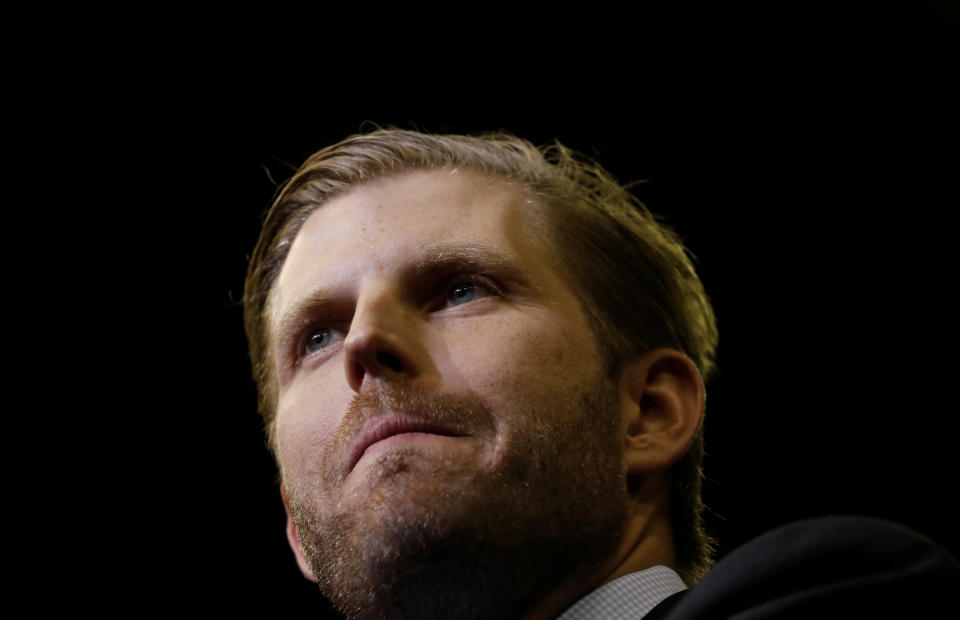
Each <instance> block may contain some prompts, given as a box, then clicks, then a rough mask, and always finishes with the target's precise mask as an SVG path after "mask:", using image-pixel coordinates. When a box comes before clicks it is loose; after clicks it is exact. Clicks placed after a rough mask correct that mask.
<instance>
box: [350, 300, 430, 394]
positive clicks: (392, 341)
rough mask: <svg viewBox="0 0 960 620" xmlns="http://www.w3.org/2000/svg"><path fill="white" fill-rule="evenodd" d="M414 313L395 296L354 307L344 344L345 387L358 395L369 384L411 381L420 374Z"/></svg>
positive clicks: (417, 330) (419, 349)
mask: <svg viewBox="0 0 960 620" xmlns="http://www.w3.org/2000/svg"><path fill="white" fill-rule="evenodd" d="M418 332H419V327H418V321H417V319H416V309H415V308H411V307H409V305H407V304H404V302H403V301H402V300H400V299H398V296H396V295H380V296H377V297H376V298H368V299H365V300H362V301H361V303H358V304H357V308H356V311H355V312H354V315H353V319H352V320H351V322H350V330H349V332H348V333H347V338H346V340H345V341H344V345H343V346H344V353H345V359H344V363H345V365H346V367H345V371H346V375H347V383H348V384H349V385H350V388H351V389H352V390H353V391H355V392H358V393H359V392H360V390H361V389H362V388H363V385H364V382H370V381H371V380H377V379H380V380H402V379H411V378H414V377H416V376H417V375H418V374H420V372H421V370H422V368H421V360H422V359H423V352H422V350H421V343H420V339H419V337H418Z"/></svg>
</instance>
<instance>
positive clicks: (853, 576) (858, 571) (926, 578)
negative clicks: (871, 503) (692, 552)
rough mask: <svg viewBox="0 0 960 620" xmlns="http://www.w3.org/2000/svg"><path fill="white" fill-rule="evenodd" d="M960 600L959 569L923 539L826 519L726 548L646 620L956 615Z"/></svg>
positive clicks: (886, 525) (871, 523)
mask: <svg viewBox="0 0 960 620" xmlns="http://www.w3.org/2000/svg"><path fill="white" fill-rule="evenodd" d="M958 525H960V524H958ZM958 600H960V564H958V563H957V561H956V560H955V559H954V558H953V557H952V556H951V555H950V554H949V553H947V551H945V550H944V549H943V548H941V547H940V546H938V545H936V544H935V543H933V542H932V541H930V540H929V539H927V538H925V537H923V536H921V535H920V534H917V533H916V532H914V531H912V530H909V529H907V528H905V527H903V526H900V525H897V524H894V523H890V522H887V521H882V520H879V519H872V518H864V517H825V518H821V519H811V520H806V521H798V522H796V523H791V524H789V525H786V526H783V527H780V528H777V529H775V530H773V531H771V532H768V533H766V534H763V535H762V536H760V537H759V538H756V539H754V540H753V541H751V542H749V543H747V544H746V545H743V546H742V547H740V548H738V549H736V550H734V551H733V552H732V553H730V554H729V555H727V556H726V557H725V558H723V559H722V560H721V561H720V562H718V563H717V564H716V566H714V567H713V569H712V570H711V571H710V572H709V573H708V574H707V575H706V576H705V577H704V578H703V579H702V580H701V581H700V583H698V584H697V585H696V586H695V587H694V588H692V589H691V590H687V591H685V592H682V593H678V594H677V595H674V596H672V597H670V598H668V599H667V600H665V601H663V603H661V604H660V605H658V606H657V607H656V608H655V609H654V610H653V611H651V612H650V613H649V614H648V615H647V616H646V618H645V620H659V619H661V618H664V619H667V620H705V619H707V618H711V619H712V618H735V619H737V620H757V619H761V618H762V619H767V618H809V619H814V620H818V619H821V618H869V619H871V620H873V619H877V618H960V604H958Z"/></svg>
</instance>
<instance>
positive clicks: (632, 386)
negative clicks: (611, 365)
mask: <svg viewBox="0 0 960 620" xmlns="http://www.w3.org/2000/svg"><path fill="white" fill-rule="evenodd" d="M705 399H706V392H705V390H704V387H703V380H702V379H701V378H700V372H699V371H698V370H697V366H696V364H694V363H693V362H692V361H691V360H690V358H688V357H687V356H686V355H684V354H683V353H681V352H679V351H676V350H674V349H654V350H653V351H648V352H647V353H645V354H643V355H641V356H640V357H639V358H637V359H635V360H633V361H632V362H630V363H629V364H627V366H626V367H624V369H623V371H622V372H621V375H620V403H621V413H622V415H623V418H622V423H623V429H624V437H625V451H624V459H625V464H626V469H627V474H628V475H632V476H650V475H653V474H656V473H659V472H664V471H666V470H667V469H669V468H670V466H671V465H673V463H675V462H676V461H677V460H679V459H680V457H682V456H683V455H684V454H685V453H686V451H687V449H688V448H689V447H690V444H691V443H692V442H693V438H694V436H695V435H696V432H697V429H699V428H700V423H701V421H702V420H703V408H704V402H705Z"/></svg>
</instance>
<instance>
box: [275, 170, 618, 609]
mask: <svg viewBox="0 0 960 620" xmlns="http://www.w3.org/2000/svg"><path fill="white" fill-rule="evenodd" d="M526 200H527V197H526V196H524V195H523V194H522V193H520V192H519V191H518V190H517V189H515V188H512V187H509V186H507V185H506V184H503V183H500V182H496V181H492V180H489V179H485V178H481V177H478V176H474V175H471V174H464V173H462V172H461V173H459V174H456V175H451V174H448V173H444V172H437V171H428V172H413V173H407V174H404V175H400V176H396V177H391V178H388V179H382V180H378V181H374V182H371V183H369V184H367V185H364V186H361V187H359V188H357V189H355V190H354V191H352V192H350V193H348V194H346V195H344V196H341V197H338V198H337V199H335V200H332V201H330V202H329V203H327V204H325V205H323V206H322V207H321V208H320V209H318V210H317V211H316V212H315V213H314V214H313V215H311V216H310V218H309V219H308V220H307V222H306V223H305V224H304V226H303V228H302V230H301V232H300V233H299V235H298V236H297V238H296V240H295V241H294V243H293V245H292V247H291V250H290V253H289V255H288V258H287V261H286V263H285V265H284V267H283V270H282V271H281V273H280V276H279V278H278V281H277V284H276V286H275V289H274V291H273V296H272V303H271V313H272V316H273V317H275V319H276V317H281V316H284V314H285V312H286V311H287V310H289V309H290V308H291V307H292V306H294V305H295V304H296V302H297V301H298V300H299V299H300V298H302V297H303V296H304V295H306V293H307V292H309V291H311V290H312V289H314V288H315V287H317V286H322V287H323V288H324V290H325V291H327V292H329V294H330V295H331V297H332V298H333V299H335V300H336V301H335V304H334V305H333V307H334V308H336V309H335V310H329V311H328V312H330V314H331V315H330V316H321V317H316V318H317V319H318V320H319V321H320V322H321V323H322V321H324V320H328V321H329V322H330V324H335V325H340V324H343V327H342V329H340V328H338V329H340V331H338V332H337V333H338V338H337V340H336V341H335V342H334V343H332V344H330V345H329V347H326V348H325V349H323V350H322V351H321V352H320V353H319V354H318V355H316V356H315V357H312V358H308V359H305V360H304V361H303V362H302V363H301V364H300V365H299V366H298V367H294V368H293V369H288V368H285V367H283V365H282V364H281V365H278V368H277V374H278V387H279V402H278V407H277V437H278V446H279V451H278V452H279V455H278V456H279V461H280V466H281V475H282V479H283V483H284V485H285V488H286V491H287V494H288V495H289V497H290V505H291V511H292V513H293V519H294V522H295V523H296V526H297V531H298V534H299V537H300V541H301V544H302V546H303V548H304V550H305V552H306V555H307V558H306V559H307V561H308V562H309V563H310V567H311V571H312V573H313V575H314V576H316V577H317V579H318V580H319V581H320V584H321V588H322V589H323V590H324V592H325V594H327V595H328V596H329V597H331V598H332V599H333V600H334V601H335V602H336V603H337V604H338V605H340V606H341V608H342V609H343V610H344V611H345V613H348V615H350V616H351V617H366V616H367V615H368V614H370V613H371V610H376V609H379V610H381V611H382V610H383V609H384V608H390V609H393V610H394V611H398V614H399V615H398V616H397V617H403V615H409V616H410V617H431V616H433V615H436V616H437V617H441V616H444V617H452V616H456V617H472V616H471V615H470V614H469V613H467V612H465V611H464V609H470V610H472V611H473V612H475V614H476V616H477V617H500V616H502V615H503V614H508V615H510V614H516V613H518V611H519V610H520V609H521V608H522V607H523V606H524V605H528V604H531V601H532V600H534V599H535V597H536V595H537V588H543V587H545V585H544V584H547V583H551V582H556V581H557V579H558V572H560V571H573V570H575V567H577V566H580V565H586V566H588V567H589V566H592V564H591V562H599V561H601V560H602V559H603V557H604V556H605V555H607V554H609V553H610V551H611V549H612V548H613V547H614V546H615V545H616V543H617V540H618V539H619V537H620V536H621V534H622V530H623V528H624V526H625V522H626V502H627V500H626V491H625V484H624V474H623V471H622V468H623V465H622V452H621V451H622V445H621V444H620V440H619V435H618V430H619V414H618V396H617V392H616V389H615V387H614V386H612V385H611V384H610V382H609V381H607V379H606V378H605V377H604V374H603V372H602V369H603V365H602V364H601V361H600V356H599V353H598V350H597V346H596V343H595V339H594V337H593V335H592V332H591V330H590V328H589V327H588V323H587V321H586V319H585V317H584V316H583V313H582V311H581V310H580V305H579V303H578V301H577V299H576V296H575V295H574V293H573V292H572V291H571V290H570V289H569V288H568V287H567V286H566V285H565V284H564V283H563V282H562V280H561V278H560V277H559V275H558V274H557V273H556V272H555V270H554V268H553V265H552V261H551V259H550V257H549V256H546V255H544V253H543V252H542V251H541V250H539V249H538V247H537V246H536V245H535V244H534V243H533V242H532V240H531V235H530V232H529V231H530V227H529V226H528V224H527V220H526V218H527V217H528V216H527V215H526V214H525V213H524V211H523V209H524V207H525V201H526ZM449 242H457V243H461V244H468V245H469V244H474V245H478V246H483V247H485V248H488V249H490V250H492V251H495V252H496V253H498V254H499V255H502V256H505V257H508V258H509V260H511V261H514V262H516V263H518V264H521V265H522V266H523V267H524V268H525V269H526V270H527V273H528V274H530V275H531V277H532V279H534V280H535V282H534V283H535V285H536V290H521V289H520V288H519V287H513V288H512V287H511V285H510V284H509V283H500V284H502V288H503V291H501V292H499V293H497V294H490V295H487V294H484V295H482V296H479V297H477V298H475V299H472V300H470V301H468V302H467V303H463V304H460V305H453V306H449V307H448V306H444V305H440V306H436V305H430V304H426V303H423V298H421V297H417V295H426V296H427V297H429V295H430V294H429V293H421V292H416V293H413V292H412V291H419V290H420V289H419V288H417V287H418V286H420V285H419V284H418V283H417V282H412V281H411V280H410V279H409V277H408V276H407V275H406V274H408V273H409V269H410V267H411V265H412V264H413V263H414V261H415V259H416V257H417V256H418V255H419V254H420V253H421V252H422V248H423V247H425V246H429V245H430V244H434V243H436V244H439V243H449ZM438 294H440V295H441V296H442V294H443V291H442V290H439V291H438ZM431 303H432V298H431ZM378 353H379V354H387V355H389V356H392V358H391V359H394V360H396V362H395V363H394V366H395V367H387V366H382V365H381V363H380V362H379V361H378V360H381V359H383V357H382V356H381V357H378V356H377V354H378ZM358 360H359V361H358ZM358 363H359V364H360V367H362V368H363V369H364V372H363V373H362V379H360V380H357V373H356V369H357V368H358V366H357V364H358ZM385 395H386V396H385ZM387 397H389V398H387ZM378 398H379V399H380V400H377V399H378ZM383 398H387V400H386V401H384V400H383ZM391 398H392V399H393V400H390V399H391ZM375 402H392V403H395V404H399V405H404V403H407V404H410V406H414V407H422V408H428V407H431V406H433V405H437V411H438V413H437V414H436V415H438V416H440V417H442V416H448V418H449V419H450V420H452V421H454V422H455V423H456V424H457V425H460V426H458V428H460V427H462V428H463V429H464V430H465V432H469V434H468V435H467V436H465V437H458V438H450V437H443V438H437V437H430V436H425V437H423V438H419V437H417V438H412V439H411V441H409V442H404V443H400V444H398V445H397V446H396V447H390V448H388V449H385V450H382V451H380V452H377V453H376V456H375V457H370V458H361V460H360V462H359V463H357V466H356V467H355V468H354V469H353V470H352V471H348V468H345V467H343V463H344V452H345V451H346V450H347V449H348V445H349V439H350V433H348V432H347V430H348V429H352V428H353V426H352V425H353V424H354V421H355V418H356V419H360V418H363V417H364V416H370V415H373V413H371V412H373V411H374V410H375V409H374V405H373V404H372V403H375ZM404 406H406V405H404ZM350 412H352V413H350ZM351 416H354V417H351ZM572 455H573V456H572ZM591 531H592V533H591ZM571 533H575V536H574V535H572V534H571ZM574 538H575V539H577V540H579V541H581V544H574V542H572V539H574ZM431 549H433V550H436V549H444V550H446V551H445V552H449V553H450V554H451V555H449V557H448V556H447V555H444V553H437V552H436V551H431ZM454 550H458V551H459V552H460V554H461V555H462V554H467V553H469V554H472V556H471V557H473V556H475V557H476V558H485V559H484V560H483V561H480V560H476V564H477V566H472V565H471V563H470V562H467V563H466V564H465V563H464V562H463V558H459V559H458V557H459V556H455V555H453V551H454ZM511 554H514V555H511ZM517 554H518V555H517ZM408 558H414V559H415V560H416V562H415V563H410V564H404V562H405V561H407V559H408ZM428 558H434V560H435V562H433V563H431V562H430V561H427V560H428ZM468 565H469V566H468ZM454 566H455V567H457V568H456V570H453V569H452V568H451V567H454ZM442 579H449V580H451V581H450V582H449V583H448V584H447V587H446V590H449V591H450V592H452V593H453V594H451V595H450V596H451V597H453V598H450V600H449V601H446V603H444V601H445V600H446V599H444V598H443V597H437V596H433V597H432V599H431V597H427V596H424V593H423V592H417V591H416V590H417V588H423V587H429V588H431V589H432V590H431V591H432V592H434V594H435V591H436V589H437V587H438V585H437V584H440V583H441V581H440V580H442ZM444 583H445V582H444ZM490 588H495V589H496V590H497V592H498V593H497V595H495V596H491V593H490V592H489V589H490ZM471 589H474V590H476V591H475V592H473V591H470V590H471ZM407 590H409V595H408V596H406V595H404V594H403V592H406V591H407ZM458 592H459V593H460V594H462V596H463V597H464V598H463V599H455V597H454V594H456V593H458ZM422 599H431V600H435V604H436V605H437V607H436V608H425V607H417V605H425V604H428V603H422ZM429 604H434V603H429ZM444 604H446V605H447V608H444V607H443V605H444ZM484 605H493V607H484ZM411 606H413V607H411ZM400 612H402V613H400ZM454 612H455V613H454ZM451 614H452V616H451ZM371 617H373V616H371ZM377 617H380V616H377ZM383 617H387V616H383Z"/></svg>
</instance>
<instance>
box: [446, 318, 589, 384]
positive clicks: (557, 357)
mask: <svg viewBox="0 0 960 620" xmlns="http://www.w3.org/2000/svg"><path fill="white" fill-rule="evenodd" d="M525 318H526V319H527V320H524V321H518V320H516V317H511V316H506V317H502V318H495V319H491V320H489V321H484V322H483V323H484V324H483V325H482V326H480V325H471V326H469V327H468V328H464V329H460V328H458V329H457V330H453V331H452V332H449V333H447V334H445V335H444V341H445V342H444V346H443V347H442V350H443V351H444V352H445V358H446V359H444V360H438V361H439V362H440V363H439V364H438V366H440V367H441V368H444V367H445V368H446V369H448V370H447V371H443V370H441V373H442V374H444V375H446V376H445V379H446V380H451V379H452V380H453V381H455V382H456V381H459V382H461V383H463V384H465V385H469V386H470V387H471V388H472V389H474V390H476V391H478V392H479V393H480V394H481V395H486V396H497V395H499V394H503V393H505V392H512V397H520V396H528V395H530V396H532V395H535V394H537V392H538V391H539V390H541V389H546V388H549V386H551V385H555V384H557V383H565V382H567V381H568V380H571V379H574V378H580V377H583V376H587V375H593V374H594V373H595V371H596V368H597V367H598V366H597V364H598V360H599V356H598V354H597V349H596V345H595V343H594V342H593V340H592V336H591V335H590V333H588V332H587V331H586V328H585V327H583V328H580V327H579V326H578V327H571V324H573V325H578V323H577V322H571V321H559V320H556V319H555V318H554V317H551V316H536V317H533V318H531V317H525Z"/></svg>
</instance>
